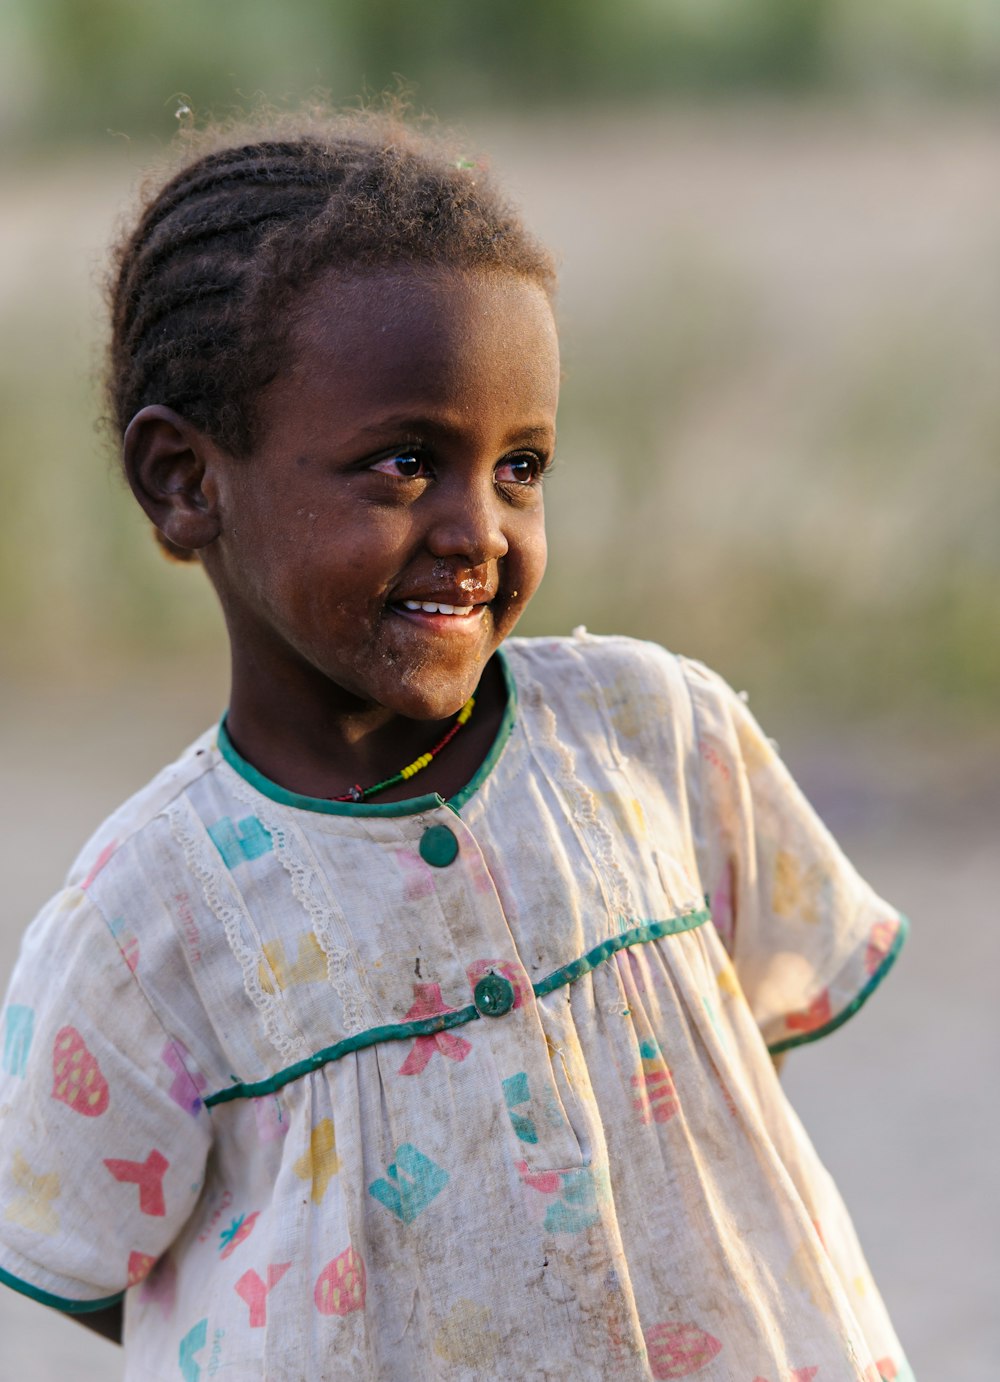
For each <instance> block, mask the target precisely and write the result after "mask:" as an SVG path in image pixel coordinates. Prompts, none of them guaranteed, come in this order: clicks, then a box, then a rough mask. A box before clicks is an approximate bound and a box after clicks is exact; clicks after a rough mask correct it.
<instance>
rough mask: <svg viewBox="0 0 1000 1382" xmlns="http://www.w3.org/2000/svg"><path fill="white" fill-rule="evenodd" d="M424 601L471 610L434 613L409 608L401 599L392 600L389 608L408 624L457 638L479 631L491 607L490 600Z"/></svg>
mask: <svg viewBox="0 0 1000 1382" xmlns="http://www.w3.org/2000/svg"><path fill="white" fill-rule="evenodd" d="M414 603H415V602H414ZM422 603H424V604H439V605H451V606H452V607H453V608H459V609H464V610H469V611H471V612H470V613H468V614H441V613H440V612H437V613H432V612H431V611H429V610H423V609H407V608H406V606H405V605H404V604H403V603H402V602H401V601H396V600H394V601H393V602H392V604H391V605H390V606H389V608H390V610H391V611H392V613H393V614H396V615H398V616H399V618H400V619H405V620H406V622H407V623H408V624H414V625H416V627H417V628H420V629H426V630H427V631H428V632H433V633H442V634H448V635H450V636H452V637H455V638H461V637H463V636H466V637H467V636H468V635H469V634H471V633H478V632H479V630H480V629H481V628H482V626H483V621H484V619H485V618H486V611H487V610H488V609H489V603H488V602H477V603H470V602H469V601H468V600H465V601H462V602H459V601H457V600H455V601H451V600H442V599H438V600H424V601H422Z"/></svg>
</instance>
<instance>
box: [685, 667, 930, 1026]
mask: <svg viewBox="0 0 1000 1382" xmlns="http://www.w3.org/2000/svg"><path fill="white" fill-rule="evenodd" d="M683 665H684V672H685V676H686V679H687V683H688V688H689V691H690V694H691V699H692V703H693V707H694V722H695V731H696V749H697V754H698V760H699V765H698V778H699V781H698V786H697V796H698V798H699V802H698V807H699V809H698V810H697V812H696V813H695V814H696V821H695V837H696V838H695V843H696V848H697V851H698V855H699V865H700V868H701V876H702V881H703V885H704V888H705V892H706V897H707V900H708V903H709V906H710V909H711V912H712V917H713V920H714V922H715V924H716V927H717V928H718V930H719V933H720V935H721V937H722V940H723V943H724V944H725V946H726V948H727V950H728V951H729V954H730V956H731V958H732V960H733V965H734V968H735V970H736V974H737V978H738V979H739V982H740V984H741V986H742V988H743V992H744V993H745V995H746V997H747V1001H748V1002H749V1004H750V1008H751V1011H752V1012H753V1015H754V1017H755V1019H756V1021H757V1024H758V1026H759V1027H760V1030H761V1032H762V1034H763V1036H764V1040H765V1041H766V1042H767V1044H768V1046H769V1048H770V1049H771V1051H772V1052H773V1053H777V1052H779V1051H784V1050H787V1049H788V1048H789V1047H792V1046H797V1045H799V1044H801V1043H802V1042H806V1041H814V1040H815V1039H816V1038H818V1037H821V1036H824V1035H825V1034H826V1033H827V1032H830V1031H833V1030H834V1029H835V1028H836V1027H838V1026H840V1024H841V1023H843V1022H845V1021H846V1020H847V1018H849V1017H850V1016H851V1015H852V1014H853V1013H855V1012H856V1011H857V1010H858V1008H860V1007H861V1005H862V1003H864V1002H865V1000H866V999H867V998H868V997H869V995H870V994H871V993H872V992H873V991H874V990H875V988H877V986H878V984H879V983H880V982H881V980H882V978H883V977H884V975H885V974H886V973H887V972H888V970H889V968H890V967H891V965H892V963H893V961H894V960H895V958H896V955H897V953H898V951H899V948H900V946H901V944H902V942H903V939H904V936H905V930H906V922H905V919H904V918H902V917H901V916H900V915H899V913H898V912H896V911H895V909H894V908H892V907H891V906H890V905H889V904H888V903H887V902H884V901H883V900H882V899H881V898H880V897H879V896H878V895H877V894H876V893H874V892H873V891H872V889H871V888H870V887H869V886H868V884H867V883H865V882H864V880H863V879H862V878H861V877H859V875H858V873H857V872H856V870H855V869H854V868H853V867H852V865H851V864H850V862H849V861H848V860H847V859H846V858H845V856H844V854H843V853H842V851H841V850H840V848H839V847H838V845H837V843H836V841H835V840H834V839H833V837H832V836H831V834H830V832H829V831H828V830H827V829H826V827H825V826H824V825H823V823H822V821H821V820H820V819H819V817H818V816H817V815H816V813H815V811H814V810H813V808H812V807H811V806H810V805H809V803H808V802H807V801H806V799H805V797H804V796H803V794H802V792H801V791H800V790H799V788H798V786H797V785H796V783H795V782H794V781H793V779H792V777H791V775H790V773H789V772H788V770H787V769H786V767H785V766H784V764H783V763H782V761H781V759H780V757H779V756H778V753H777V751H776V749H775V748H774V746H773V745H772V744H771V742H770V741H769V740H768V739H767V738H766V736H765V735H764V733H763V731H762V730H761V728H760V726H759V725H758V724H757V722H756V720H755V719H754V718H753V716H752V715H751V714H750V711H749V710H748V708H747V706H746V705H745V704H744V702H743V700H742V699H741V698H740V697H739V696H737V695H736V694H735V692H733V691H732V689H731V688H730V687H729V686H727V685H726V683H725V682H724V681H723V680H722V679H721V678H720V677H718V676H716V675H715V674H714V673H712V672H710V671H709V670H708V669H707V668H705V667H703V666H701V664H699V663H696V662H688V661H685V662H684V664H683Z"/></svg>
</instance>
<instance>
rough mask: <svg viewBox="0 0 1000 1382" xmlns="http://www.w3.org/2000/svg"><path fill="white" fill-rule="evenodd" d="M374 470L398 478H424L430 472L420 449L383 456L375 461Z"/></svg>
mask: <svg viewBox="0 0 1000 1382" xmlns="http://www.w3.org/2000/svg"><path fill="white" fill-rule="evenodd" d="M372 470H378V471H381V473H382V474H383V475H392V476H395V478H396V479H398V480H424V479H426V478H427V477H428V475H429V474H430V470H429V467H428V465H427V462H426V461H425V460H424V458H423V456H421V455H420V453H419V452H418V451H397V452H396V454H395V456H383V458H382V460H380V461H375V462H374V464H373V465H372Z"/></svg>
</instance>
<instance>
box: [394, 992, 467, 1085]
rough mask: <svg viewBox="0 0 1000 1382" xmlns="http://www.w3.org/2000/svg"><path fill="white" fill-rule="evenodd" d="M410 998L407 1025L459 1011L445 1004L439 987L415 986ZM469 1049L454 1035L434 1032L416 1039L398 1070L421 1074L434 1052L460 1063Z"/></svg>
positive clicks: (404, 1073)
mask: <svg viewBox="0 0 1000 1382" xmlns="http://www.w3.org/2000/svg"><path fill="white" fill-rule="evenodd" d="M413 997H414V1000H415V1001H414V1003H413V1005H412V1006H411V1007H410V1008H409V1010H408V1011H407V1012H406V1013H404V1015H403V1019H404V1021H406V1022H419V1021H420V1020H421V1019H422V1018H427V1017H438V1016H440V1015H441V1014H442V1013H451V1012H457V1011H458V1010H457V1008H449V1007H448V1006H447V1005H446V1003H445V1001H444V999H443V998H442V997H441V985H440V984H414V985H413ZM471 1050H472V1047H471V1046H470V1044H469V1043H468V1042H467V1041H465V1040H464V1039H463V1038H462V1037H460V1036H455V1034H454V1033H453V1032H434V1033H432V1034H431V1035H430V1036H418V1037H417V1038H416V1039H415V1040H414V1043H413V1046H412V1047H411V1049H410V1053H409V1055H408V1056H407V1057H406V1060H405V1061H403V1064H402V1065H401V1066H400V1067H399V1073H400V1075H420V1074H422V1073H423V1071H424V1070H426V1069H427V1064H428V1062H429V1061H430V1059H431V1057H432V1056H433V1054H434V1052H435V1051H440V1052H441V1054H442V1056H447V1057H448V1059H449V1060H457V1061H463V1060H465V1058H466V1056H467V1055H468V1054H469V1052H470V1051H471Z"/></svg>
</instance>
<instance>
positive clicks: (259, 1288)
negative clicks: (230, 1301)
mask: <svg viewBox="0 0 1000 1382" xmlns="http://www.w3.org/2000/svg"><path fill="white" fill-rule="evenodd" d="M291 1265H292V1264H291V1263H290V1262H272V1263H271V1265H270V1266H269V1267H268V1269H267V1285H266V1286H265V1284H264V1282H263V1281H261V1279H260V1277H259V1276H258V1275H257V1273H256V1272H255V1271H254V1270H253V1268H251V1269H250V1271H248V1272H244V1273H243V1275H242V1276H241V1277H240V1279H239V1281H237V1283H236V1294H237V1295H238V1296H240V1297H241V1298H242V1299H243V1300H245V1301H246V1303H247V1305H248V1306H249V1307H250V1328H251V1329H263V1328H264V1326H265V1324H267V1298H268V1296H269V1295H270V1294H271V1292H272V1291H273V1290H274V1288H275V1286H277V1284H278V1282H279V1281H280V1280H281V1278H282V1277H283V1276H284V1275H285V1273H286V1272H287V1271H288V1269H289V1267H290V1266H291Z"/></svg>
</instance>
